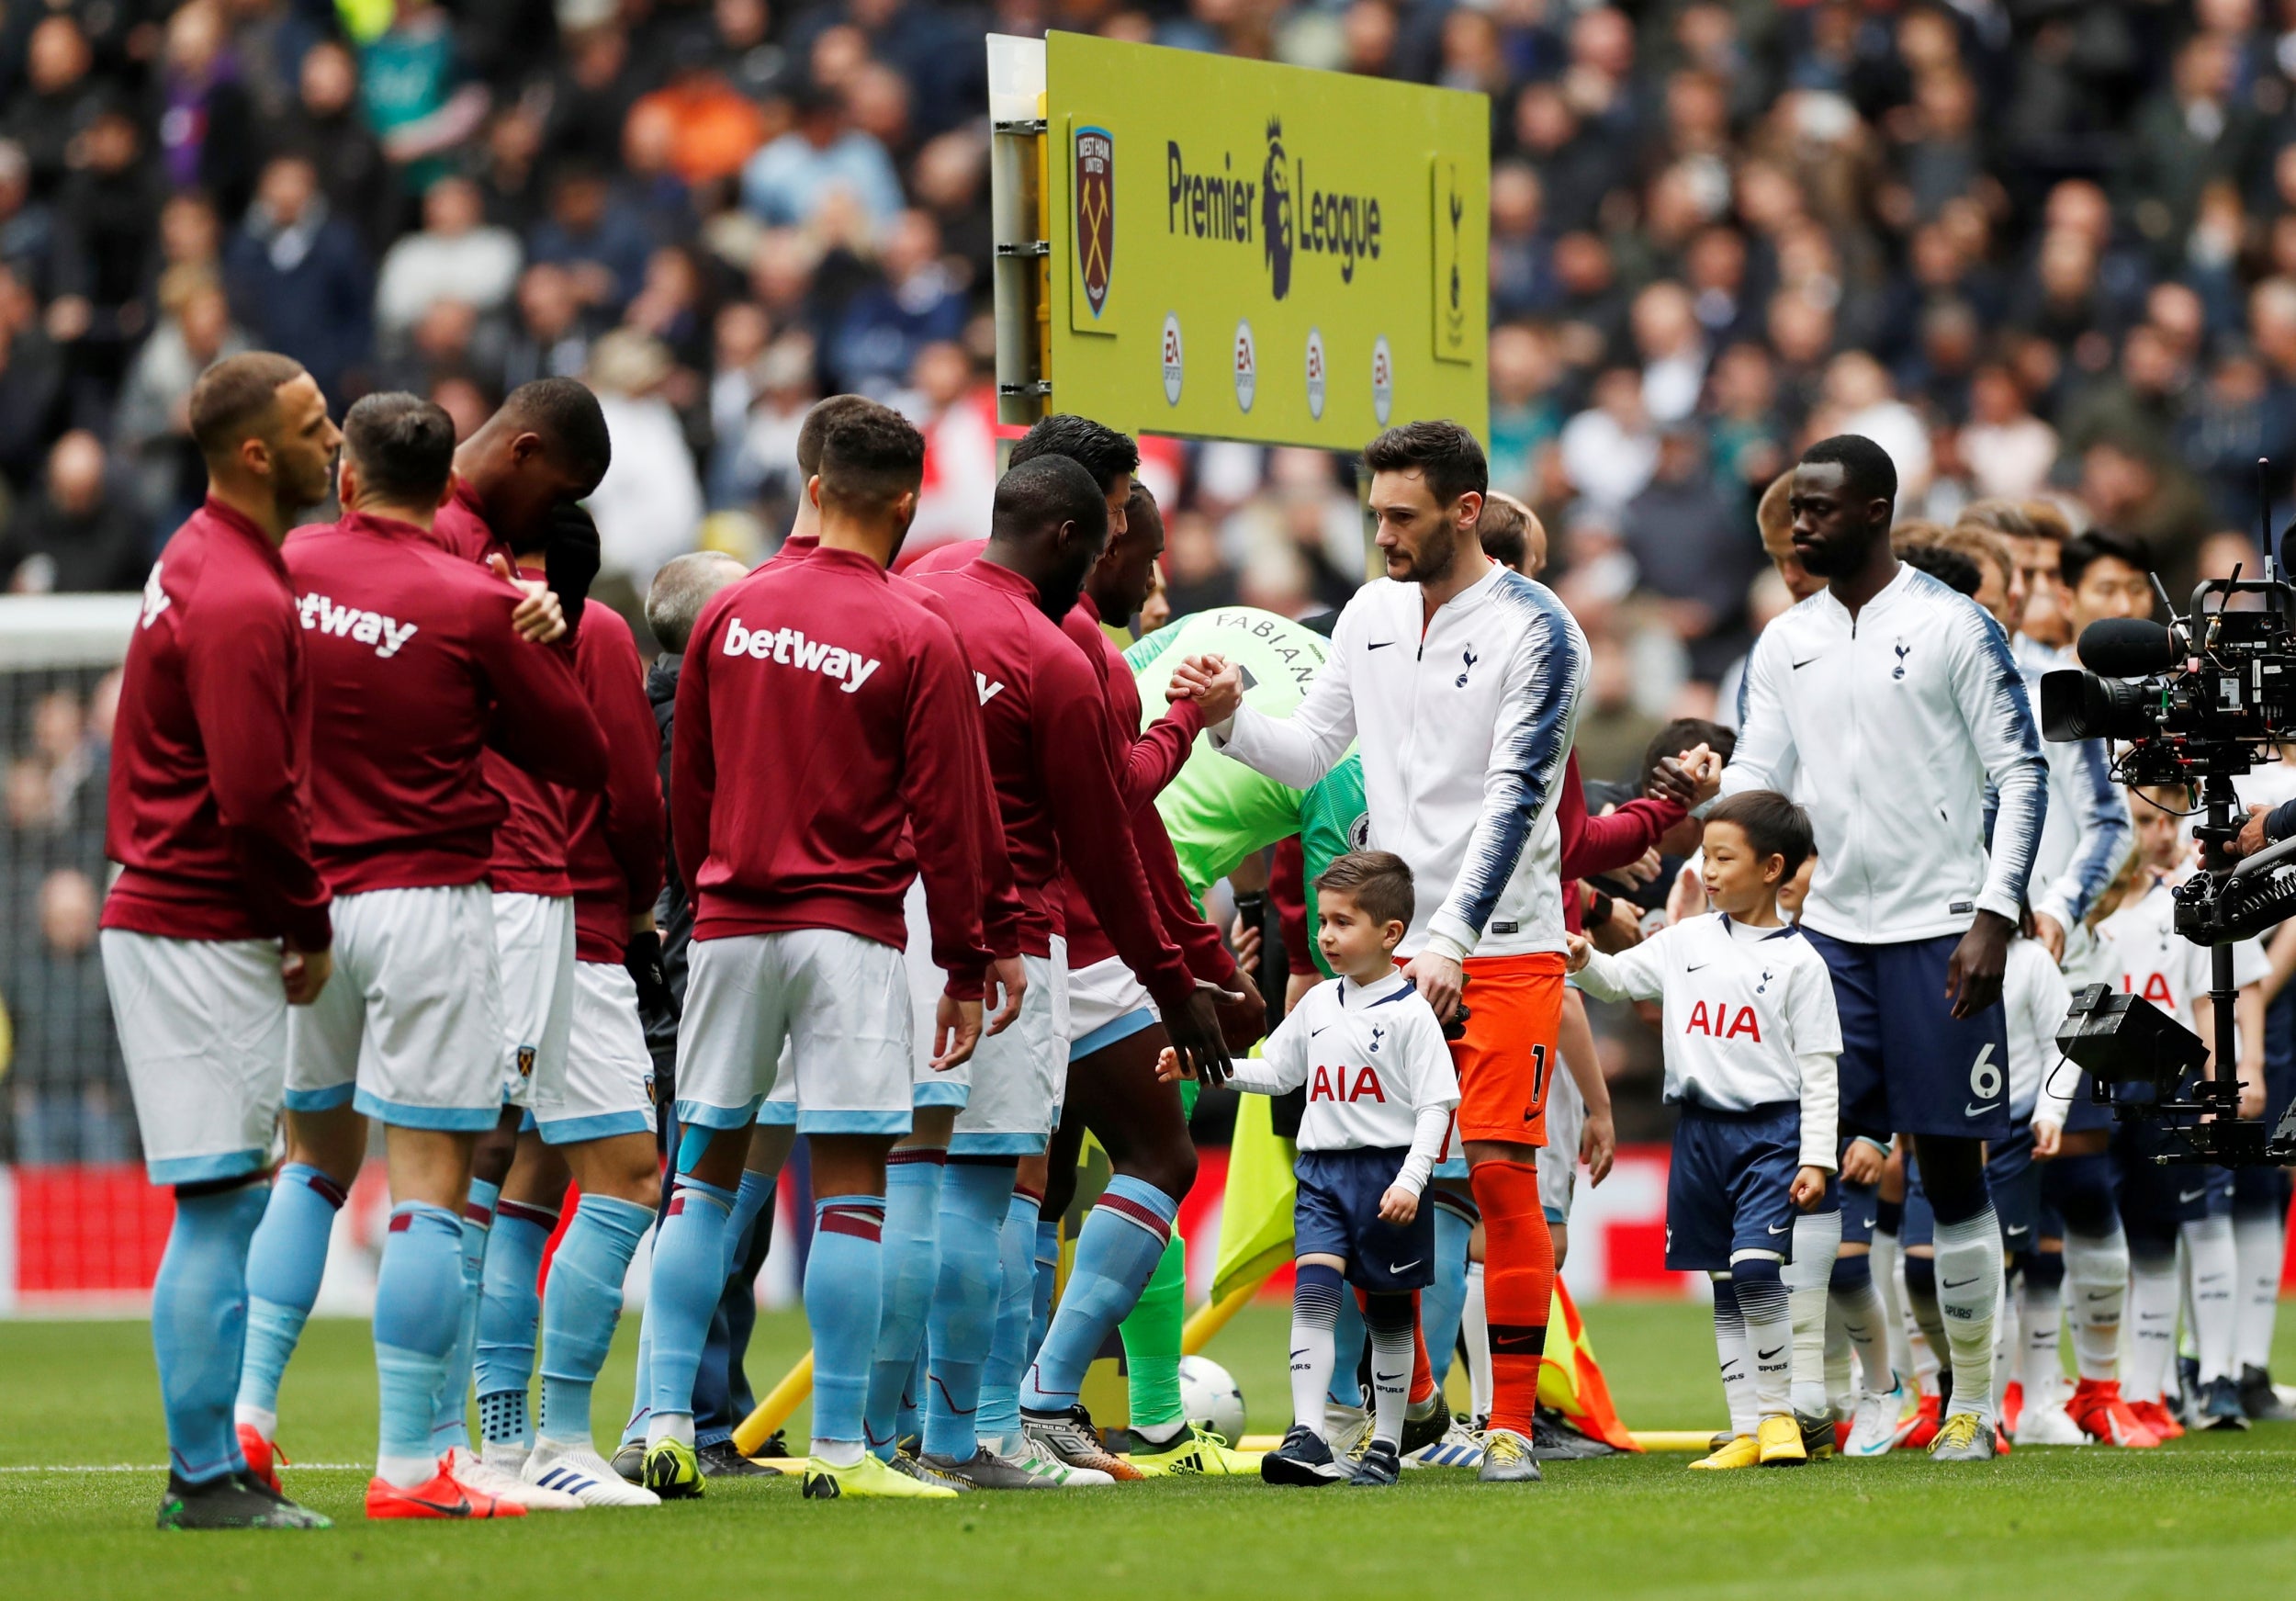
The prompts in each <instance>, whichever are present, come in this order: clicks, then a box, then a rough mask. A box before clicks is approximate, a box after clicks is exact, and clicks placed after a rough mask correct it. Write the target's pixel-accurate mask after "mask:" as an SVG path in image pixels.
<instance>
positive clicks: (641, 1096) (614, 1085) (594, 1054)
mask: <svg viewBox="0 0 2296 1601" xmlns="http://www.w3.org/2000/svg"><path fill="white" fill-rule="evenodd" d="M573 1017H574V1024H573V1030H572V1033H571V1037H570V1038H569V1039H568V1043H567V1048H566V1077H564V1079H563V1080H561V1081H559V1082H557V1083H555V1084H544V1085H540V1086H537V1087H536V1089H535V1106H534V1119H535V1127H536V1128H537V1129H539V1130H540V1131H541V1133H542V1138H543V1141H544V1143H545V1144H552V1145H572V1144H580V1143H581V1142H582V1141H584V1140H602V1139H605V1138H607V1137H608V1136H609V1135H613V1134H650V1133H653V1132H654V1058H653V1056H652V1054H650V1053H648V1052H647V1049H646V1029H645V1026H644V1025H643V1024H642V1023H640V1022H639V1021H638V1016H637V986H636V984H635V983H634V982H632V980H631V978H630V975H629V974H628V973H627V972H625V970H624V969H623V968H622V966H621V965H620V964H618V963H613V962H577V963H575V964H574V1004H573Z"/></svg>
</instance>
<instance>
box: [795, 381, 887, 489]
mask: <svg viewBox="0 0 2296 1601" xmlns="http://www.w3.org/2000/svg"><path fill="white" fill-rule="evenodd" d="M874 404H876V402H875V401H873V400H870V399H869V398H868V397H866V396H864V395H829V396H827V397H825V398H823V399H821V400H816V401H815V402H814V403H813V407H812V409H811V410H810V411H808V412H806V413H805V421H804V422H803V423H799V424H798V425H797V470H798V472H799V474H800V475H802V476H803V477H805V478H811V477H813V475H814V474H815V473H817V472H819V471H820V470H821V440H822V436H823V435H824V434H827V432H828V429H829V424H830V423H833V422H835V421H836V420H837V419H838V418H839V417H850V416H851V415H852V414H853V412H854V411H855V409H856V408H858V407H862V406H871V405H874Z"/></svg>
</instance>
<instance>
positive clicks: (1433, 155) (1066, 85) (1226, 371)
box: [1043, 33, 1491, 450]
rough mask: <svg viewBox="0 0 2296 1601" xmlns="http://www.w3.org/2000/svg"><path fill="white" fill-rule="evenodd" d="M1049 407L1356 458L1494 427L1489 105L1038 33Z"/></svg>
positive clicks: (1132, 428) (1152, 430) (1134, 429)
mask: <svg viewBox="0 0 2296 1601" xmlns="http://www.w3.org/2000/svg"><path fill="white" fill-rule="evenodd" d="M1044 89H1045V94H1044V102H1043V104H1044V121H1045V132H1044V139H1045V164H1044V179H1045V186H1044V197H1045V207H1044V216H1045V219H1046V222H1047V235H1048V242H1049V243H1050V245H1051V262H1050V265H1051V273H1050V276H1049V278H1048V279H1047V280H1046V283H1047V288H1048V289H1049V292H1050V295H1051V299H1052V304H1051V305H1050V306H1048V307H1046V308H1044V321H1045V323H1046V330H1045V332H1046V336H1047V345H1046V347H1045V361H1044V369H1043V376H1044V378H1046V379H1047V380H1049V382H1050V385H1051V391H1052V392H1051V395H1050V397H1049V402H1050V409H1051V410H1053V411H1057V412H1081V413H1083V414H1084V415H1086V416H1089V417H1095V418H1097V419H1099V420H1100V421H1102V422H1104V423H1109V424H1110V425H1111V426H1115V427H1120V428H1123V429H1125V430H1127V431H1128V432H1131V433H1148V434H1180V435H1185V436H1192V437H1198V438H1208V439H1243V440H1252V441H1256V442H1260V443H1264V444H1271V445H1321V446H1325V447H1328V448H1332V449H1339V450H1356V449H1360V448H1361V447H1362V446H1363V445H1364V443H1365V442H1366V441H1367V440H1368V439H1369V438H1370V437H1371V435H1373V434H1376V433H1378V432H1379V430H1380V429H1381V428H1384V427H1386V426H1388V425H1389V424H1390V423H1408V422H1412V421H1416V420H1420V419H1424V418H1433V417H1448V418H1451V419H1454V420H1456V421H1458V422H1460V423H1465V424H1466V425H1467V426H1468V427H1469V428H1470V429H1472V430H1473V431H1474V432H1475V433H1476V434H1478V435H1481V434H1484V433H1485V432H1486V423H1487V420H1488V415H1489V395H1488V390H1487V385H1486V379H1485V376H1484V366H1483V363H1484V349H1485V344H1486V335H1487V333H1488V330H1489V318H1490V313H1489V304H1490V297H1489V282H1488V263H1489V260H1490V244H1489V240H1490V229H1491V216H1490V193H1491V131H1490V130H1491V112H1490V105H1489V102H1488V101H1487V100H1486V99H1485V98H1484V97H1483V96H1480V95H1470V94H1463V93H1460V92H1458V91H1456V90H1448V89H1429V88H1424V87H1421V86H1418V85H1407V84H1390V83H1387V82H1384V81H1381V80H1379V79H1376V78H1358V77H1351V76H1347V75H1345V74H1341V73H1319V72H1311V71H1308V70H1305V69H1302V68H1298V67H1285V66H1275V65H1271V64H1269V63H1267V62H1254V61H1240V60H1235V59H1233V58H1230V57H1225V56H1215V55H1204V54H1199V53H1197V52H1194V51H1176V50H1162V49H1158V48H1156V47H1154V46H1153V45H1137V44H1122V43H1118V42H1116V41H1113V40H1109V39H1097V38H1092V37H1088V36H1086V35H1082V34H1073V33H1053V34H1052V35H1050V36H1048V38H1047V39H1046V40H1045V68H1044Z"/></svg>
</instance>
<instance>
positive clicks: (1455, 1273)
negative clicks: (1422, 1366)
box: [1419, 1202, 1475, 1390]
mask: <svg viewBox="0 0 2296 1601" xmlns="http://www.w3.org/2000/svg"><path fill="white" fill-rule="evenodd" d="M1474 1232H1475V1225H1474V1224H1473V1223H1469V1222H1468V1221H1467V1219H1466V1218H1464V1217H1461V1216H1460V1215H1459V1214H1458V1212H1453V1211H1452V1210H1451V1209H1450V1208H1449V1207H1447V1206H1445V1205H1442V1204H1441V1203H1439V1202H1438V1203H1436V1205H1435V1280H1434V1281H1433V1282H1432V1283H1430V1284H1429V1285H1428V1286H1427V1287H1426V1288H1425V1289H1424V1290H1422V1291H1420V1292H1419V1318H1420V1325H1421V1327H1422V1328H1423V1329H1424V1331H1425V1336H1426V1341H1427V1369H1428V1371H1430V1372H1431V1373H1433V1374H1434V1375H1435V1388H1436V1389H1438V1390H1440V1389H1442V1388H1443V1381H1444V1380H1445V1379H1446V1378H1447V1377H1448V1376H1449V1374H1450V1371H1451V1358H1452V1357H1453V1355H1454V1354H1456V1353H1457V1351H1458V1339H1459V1313H1460V1312H1461V1311H1462V1310H1464V1309H1465V1307H1466V1305H1467V1241H1468V1236H1469V1235H1472V1234H1473V1233H1474Z"/></svg>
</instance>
